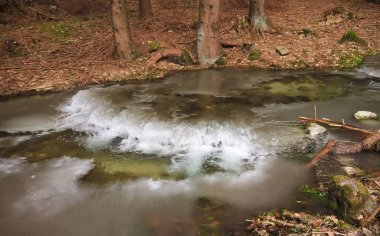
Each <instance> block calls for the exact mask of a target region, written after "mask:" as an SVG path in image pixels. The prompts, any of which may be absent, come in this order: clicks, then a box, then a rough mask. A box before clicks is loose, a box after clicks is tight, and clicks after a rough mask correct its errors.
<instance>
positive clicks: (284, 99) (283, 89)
mask: <svg viewBox="0 0 380 236" xmlns="http://www.w3.org/2000/svg"><path fill="white" fill-rule="evenodd" d="M356 89H357V88H355V87H354V86H350V80H348V79H346V78H344V77H342V76H331V75H330V76H328V77H327V76H326V77H321V76H319V77H317V78H314V77H313V76H311V75H301V76H300V77H286V78H284V79H278V80H273V81H270V82H264V83H261V84H259V85H258V86H257V87H256V88H254V89H252V90H251V93H250V94H252V95H254V96H258V97H261V98H262V101H263V102H264V103H273V102H277V103H291V102H307V101H325V100H329V99H333V98H335V97H343V96H347V95H348V94H350V93H351V92H353V91H354V90H356Z"/></svg>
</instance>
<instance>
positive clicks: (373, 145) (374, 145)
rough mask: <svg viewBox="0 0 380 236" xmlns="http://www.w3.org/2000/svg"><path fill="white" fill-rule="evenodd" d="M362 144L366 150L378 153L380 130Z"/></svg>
mask: <svg viewBox="0 0 380 236" xmlns="http://www.w3.org/2000/svg"><path fill="white" fill-rule="evenodd" d="M361 144H362V146H363V149H364V150H372V149H375V150H376V151H378V147H379V146H380V130H377V131H375V132H373V133H372V134H371V135H370V136H368V137H367V138H366V139H364V140H363V141H362V142H361Z"/></svg>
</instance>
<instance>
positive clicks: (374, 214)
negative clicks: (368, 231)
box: [364, 206, 380, 225]
mask: <svg viewBox="0 0 380 236" xmlns="http://www.w3.org/2000/svg"><path fill="white" fill-rule="evenodd" d="M379 212H380V206H378V207H377V208H376V210H375V211H374V212H373V213H372V214H371V215H370V216H369V217H368V218H367V219H366V220H365V221H364V224H365V225H366V224H368V223H369V222H371V221H372V220H373V219H374V218H375V217H376V215H377V214H378V213H379Z"/></svg>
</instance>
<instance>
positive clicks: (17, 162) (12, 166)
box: [0, 158, 25, 177]
mask: <svg viewBox="0 0 380 236" xmlns="http://www.w3.org/2000/svg"><path fill="white" fill-rule="evenodd" d="M24 163H25V158H16V159H5V158H0V177H3V176H6V175H10V174H14V173H19V172H20V171H21V170H22V167H23V164H24Z"/></svg>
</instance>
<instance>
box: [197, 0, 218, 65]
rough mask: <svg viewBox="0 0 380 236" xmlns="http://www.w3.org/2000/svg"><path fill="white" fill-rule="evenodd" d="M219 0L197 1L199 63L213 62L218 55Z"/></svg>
mask: <svg viewBox="0 0 380 236" xmlns="http://www.w3.org/2000/svg"><path fill="white" fill-rule="evenodd" d="M219 14H220V0H200V1H199V25H198V34H197V55H198V61H199V63H200V64H201V65H207V64H214V63H215V61H216V60H217V59H218V58H219V55H220V33H219V28H220V22H219Z"/></svg>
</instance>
